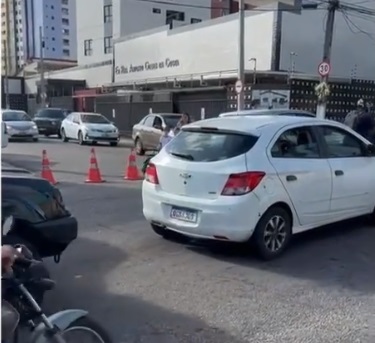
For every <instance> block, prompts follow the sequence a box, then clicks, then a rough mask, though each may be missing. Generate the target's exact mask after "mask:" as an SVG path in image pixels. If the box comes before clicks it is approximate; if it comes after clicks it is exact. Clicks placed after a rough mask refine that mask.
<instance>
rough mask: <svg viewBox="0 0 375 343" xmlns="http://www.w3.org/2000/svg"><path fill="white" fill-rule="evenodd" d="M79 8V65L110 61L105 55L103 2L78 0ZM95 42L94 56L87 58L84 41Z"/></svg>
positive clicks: (99, 0) (98, 0) (93, 46)
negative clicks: (90, 40)
mask: <svg viewBox="0 0 375 343" xmlns="http://www.w3.org/2000/svg"><path fill="white" fill-rule="evenodd" d="M76 6H77V7H76V8H77V12H76V13H77V14H76V15H77V60H78V65H84V64H89V63H95V62H101V61H105V60H108V59H110V57H108V55H106V54H104V13H103V0H78V1H76ZM86 39H92V40H93V43H92V44H93V45H92V48H93V55H92V56H85V54H84V41H85V40H86Z"/></svg>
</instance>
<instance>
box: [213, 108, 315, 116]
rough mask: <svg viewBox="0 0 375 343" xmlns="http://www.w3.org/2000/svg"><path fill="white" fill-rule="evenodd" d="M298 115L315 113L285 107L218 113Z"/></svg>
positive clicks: (228, 114)
mask: <svg viewBox="0 0 375 343" xmlns="http://www.w3.org/2000/svg"><path fill="white" fill-rule="evenodd" d="M288 114H291V115H293V114H294V115H296V116H297V115H299V116H300V117H302V116H306V117H314V118H315V114H314V113H311V112H308V111H304V110H294V109H293V110H292V109H287V108H276V109H270V110H269V109H266V108H263V109H255V110H242V111H233V112H224V113H221V114H220V115H219V117H227V116H250V115H273V116H279V115H288Z"/></svg>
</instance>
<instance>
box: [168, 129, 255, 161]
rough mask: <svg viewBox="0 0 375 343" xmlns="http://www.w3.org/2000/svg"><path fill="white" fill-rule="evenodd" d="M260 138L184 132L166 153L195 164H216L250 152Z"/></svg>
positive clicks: (211, 132)
mask: <svg viewBox="0 0 375 343" xmlns="http://www.w3.org/2000/svg"><path fill="white" fill-rule="evenodd" d="M257 140H258V137H255V136H252V135H249V134H242V133H233V132H228V131H217V130H213V131H212V130H186V129H185V130H183V131H181V132H180V133H179V134H178V135H177V136H176V137H175V138H174V139H173V140H172V141H171V142H170V143H169V144H168V145H167V146H166V148H165V149H166V151H167V152H168V153H169V154H171V155H173V156H175V157H177V158H181V159H186V160H190V161H194V162H215V161H221V160H226V159H229V158H233V157H236V156H239V155H242V154H244V153H246V152H248V151H249V150H250V149H251V148H252V147H253V146H254V145H255V143H256V142H257Z"/></svg>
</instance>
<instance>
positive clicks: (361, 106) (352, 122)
mask: <svg viewBox="0 0 375 343" xmlns="http://www.w3.org/2000/svg"><path fill="white" fill-rule="evenodd" d="M364 112H365V102H364V101H363V99H359V100H358V102H357V107H356V109H355V110H353V111H350V112H349V113H348V114H347V115H346V117H345V120H344V124H345V125H347V126H349V127H350V128H351V129H354V127H355V126H356V120H357V118H358V115H360V114H361V113H364Z"/></svg>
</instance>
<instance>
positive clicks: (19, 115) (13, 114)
mask: <svg viewBox="0 0 375 343" xmlns="http://www.w3.org/2000/svg"><path fill="white" fill-rule="evenodd" d="M3 121H31V118H30V117H29V116H28V115H27V114H26V113H25V112H22V111H4V112H3Z"/></svg>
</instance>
